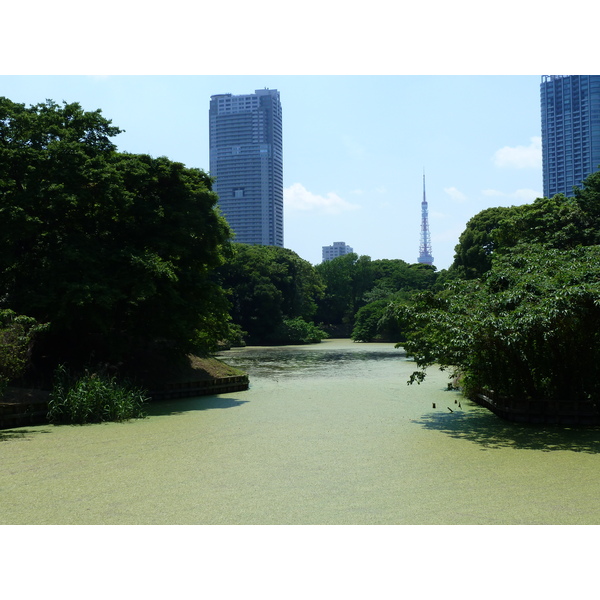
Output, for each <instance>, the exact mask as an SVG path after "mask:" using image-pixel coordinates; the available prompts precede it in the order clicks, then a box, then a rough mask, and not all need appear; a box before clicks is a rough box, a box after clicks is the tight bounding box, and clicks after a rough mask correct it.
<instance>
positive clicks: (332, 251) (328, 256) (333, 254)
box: [321, 242, 354, 262]
mask: <svg viewBox="0 0 600 600" xmlns="http://www.w3.org/2000/svg"><path fill="white" fill-rule="evenodd" d="M321 248H322V257H323V260H322V261H321V262H325V261H327V260H333V259H334V258H337V257H338V256H344V254H350V253H351V252H354V250H353V249H352V248H350V246H348V245H347V244H346V242H333V245H331V246H321Z"/></svg>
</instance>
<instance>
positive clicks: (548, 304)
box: [397, 244, 600, 403]
mask: <svg viewBox="0 0 600 600" xmlns="http://www.w3.org/2000/svg"><path fill="white" fill-rule="evenodd" d="M599 298H600V247H599V246H580V247H578V248H574V249H569V250H558V249H552V248H548V247H547V246H544V245H541V244H534V245H526V246H519V247H517V248H515V249H514V250H512V251H511V252H507V253H506V254H504V255H500V256H496V257H495V258H494V261H493V264H492V268H491V270H490V271H489V272H488V273H487V274H486V275H485V276H484V277H483V278H482V279H481V280H470V281H466V280H465V281H458V282H454V283H453V284H450V285H449V286H448V287H447V289H446V290H445V292H443V293H442V294H437V295H436V294H432V293H426V294H423V295H421V296H419V297H418V298H417V302H416V303H415V304H414V305H413V306H406V305H403V306H398V307H397V316H398V317H399V318H400V320H401V322H402V323H404V324H405V325H407V326H408V327H410V331H409V334H408V340H407V342H406V343H405V344H404V348H405V350H406V351H407V353H408V354H409V355H411V356H413V357H414V358H415V360H416V362H417V365H418V366H419V367H420V368H421V369H422V370H421V371H417V372H415V373H414V374H413V377H412V380H417V381H420V380H422V379H423V377H424V373H425V369H426V368H427V367H429V366H431V365H434V364H437V365H439V366H441V367H442V368H446V367H451V368H452V369H453V373H452V374H453V375H454V374H456V373H461V374H462V376H463V378H464V379H463V383H464V389H465V392H466V394H467V395H473V394H475V393H477V392H481V391H485V392H487V393H489V392H490V390H493V393H494V394H495V395H496V396H497V397H500V398H511V399H516V400H517V401H518V400H519V399H521V400H524V401H525V400H534V401H537V402H540V403H544V402H548V401H557V400H561V401H565V402H567V401H577V400H587V399H598V398H600V333H599V332H600V301H599Z"/></svg>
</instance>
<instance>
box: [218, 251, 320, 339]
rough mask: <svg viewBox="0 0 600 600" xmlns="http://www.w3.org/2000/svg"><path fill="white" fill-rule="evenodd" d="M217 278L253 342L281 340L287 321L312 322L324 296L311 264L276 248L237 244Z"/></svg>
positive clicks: (241, 326)
mask: <svg viewBox="0 0 600 600" xmlns="http://www.w3.org/2000/svg"><path fill="white" fill-rule="evenodd" d="M219 277H220V281H221V284H222V285H223V287H224V288H225V289H226V290H227V291H228V295H229V300H230V302H231V316H232V319H233V322H234V323H235V324H236V325H238V326H239V327H240V328H241V329H242V330H243V332H244V335H246V337H247V339H248V341H250V342H252V343H265V342H270V341H274V340H275V339H277V340H278V341H279V340H280V339H281V337H280V336H281V328H282V326H283V323H284V321H285V320H287V319H296V318H298V319H302V320H304V321H305V322H310V321H311V320H312V318H313V316H314V314H315V311H316V301H317V299H318V298H319V297H320V296H321V294H322V293H323V285H322V283H321V281H320V280H319V278H318V277H317V276H316V273H315V271H314V269H313V267H312V265H311V264H310V263H309V262H307V261H305V260H304V259H302V258H300V257H299V256H298V255H297V254H296V253H295V252H293V251H292V250H288V249H286V248H279V247H276V246H260V245H249V244H237V243H236V244H233V252H232V254H231V256H230V257H229V259H228V260H227V263H226V264H224V265H223V266H222V267H221V268H220V269H219Z"/></svg>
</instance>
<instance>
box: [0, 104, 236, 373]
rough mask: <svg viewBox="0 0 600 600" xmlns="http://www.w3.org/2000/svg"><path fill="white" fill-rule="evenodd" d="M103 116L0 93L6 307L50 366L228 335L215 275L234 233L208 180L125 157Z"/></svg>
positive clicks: (165, 163) (174, 349)
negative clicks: (38, 328)
mask: <svg viewBox="0 0 600 600" xmlns="http://www.w3.org/2000/svg"><path fill="white" fill-rule="evenodd" d="M118 133H120V130H119V129H118V128H116V127H114V126H112V125H111V122H110V121H109V120H107V119H105V118H104V117H103V116H102V115H101V111H99V110H97V111H95V112H85V111H84V110H83V109H82V108H81V106H80V105H79V104H76V103H75V104H67V103H63V105H62V106H59V105H58V104H56V103H54V102H52V101H47V102H46V103H44V104H38V105H35V106H31V107H29V108H26V107H25V105H22V104H17V103H14V102H11V101H10V100H8V99H6V98H0V249H1V251H0V286H1V287H2V289H3V290H4V292H5V293H4V296H3V298H2V300H1V304H2V306H3V307H7V308H10V309H12V310H14V311H16V312H17V313H20V314H26V315H29V316H31V317H33V318H35V319H36V320H37V321H39V322H42V323H49V327H48V331H47V332H46V333H45V334H43V336H40V341H41V342H42V343H41V347H40V349H39V351H38V354H48V355H50V356H52V358H53V360H54V362H56V361H62V360H65V358H68V359H69V360H72V361H89V360H98V361H101V360H102V361H104V360H106V361H127V360H128V359H130V358H131V357H132V356H134V355H137V354H139V353H142V352H145V351H147V350H148V349H149V348H160V349H161V351H165V352H166V351H169V352H171V353H173V354H174V355H183V354H185V353H188V352H198V353H201V352H206V351H208V350H210V349H211V348H212V347H214V346H215V344H216V342H217V340H218V339H219V337H222V336H224V335H226V331H227V321H228V316H227V303H226V300H225V297H224V295H223V293H222V291H221V290H220V288H219V286H218V285H217V283H216V282H215V280H214V277H213V275H212V272H213V270H214V269H215V268H216V267H217V266H219V265H220V264H221V263H222V260H223V254H224V252H226V250H227V245H228V239H229V236H230V230H229V228H228V226H227V224H226V222H225V220H224V219H223V218H222V217H221V216H220V215H219V214H218V212H217V210H216V208H215V207H216V202H217V196H216V195H215V194H214V193H213V192H212V191H211V179H210V178H209V176H208V175H206V173H204V172H203V171H200V170H199V169H189V168H186V167H185V166H184V165H182V164H181V163H176V162H172V161H170V160H168V159H167V158H165V157H160V158H152V157H150V156H146V155H134V154H127V153H118V152H117V151H116V146H115V145H114V144H113V143H112V142H111V141H110V138H111V137H113V136H115V135H117V134H118Z"/></svg>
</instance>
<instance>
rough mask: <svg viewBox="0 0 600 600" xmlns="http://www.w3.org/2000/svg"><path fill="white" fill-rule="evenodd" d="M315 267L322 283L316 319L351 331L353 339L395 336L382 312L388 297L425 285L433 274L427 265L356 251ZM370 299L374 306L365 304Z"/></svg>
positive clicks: (427, 286)
mask: <svg viewBox="0 0 600 600" xmlns="http://www.w3.org/2000/svg"><path fill="white" fill-rule="evenodd" d="M315 269H316V271H317V273H318V274H319V275H320V277H321V278H322V279H323V281H324V282H325V285H326V290H325V294H324V296H323V298H322V300H321V301H320V302H319V303H318V305H319V308H318V311H317V318H316V320H317V321H318V322H321V323H325V324H326V325H328V326H330V327H332V328H335V329H337V331H341V332H342V333H346V334H350V333H351V337H352V338H353V339H355V340H356V341H367V340H372V339H377V338H385V339H387V338H388V337H389V336H392V337H396V338H397V337H398V335H399V333H398V331H397V326H396V325H392V324H390V323H389V322H388V320H387V318H386V316H385V314H384V313H385V307H386V306H387V304H389V300H390V299H391V298H392V297H394V295H396V294H398V293H399V292H408V291H410V290H417V289H418V290H423V289H428V288H429V287H431V286H432V285H434V283H435V281H436V278H437V273H436V270H435V267H433V266H430V265H423V264H412V265H411V264H408V263H406V262H405V261H403V260H400V259H381V260H371V258H370V257H368V256H360V257H359V256H358V255H357V254H346V255H344V256H340V257H338V258H335V259H333V260H330V261H326V262H323V263H321V264H319V265H317V266H316V267H315ZM386 301H387V302H386ZM371 303H375V304H374V306H369V305H370V304H371ZM376 322H377V323H379V329H378V328H377V326H376V325H375V323H376ZM398 339H399V338H398Z"/></svg>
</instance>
